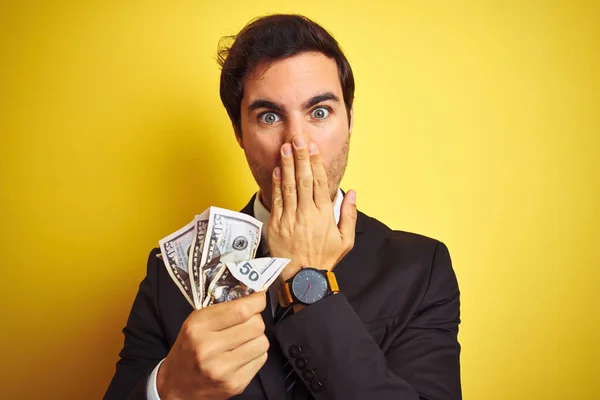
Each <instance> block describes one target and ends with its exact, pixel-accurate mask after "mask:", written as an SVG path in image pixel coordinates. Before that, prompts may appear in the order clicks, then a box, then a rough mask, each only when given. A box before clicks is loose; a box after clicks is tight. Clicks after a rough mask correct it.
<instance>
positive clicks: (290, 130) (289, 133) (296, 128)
mask: <svg viewBox="0 0 600 400" xmlns="http://www.w3.org/2000/svg"><path fill="white" fill-rule="evenodd" d="M287 122H288V123H287V124H286V132H285V135H284V138H283V143H292V140H293V139H294V137H296V136H302V137H303V139H304V142H305V143H309V142H310V140H311V131H310V123H309V122H308V121H307V120H306V119H305V118H303V117H302V116H293V117H290V118H289V119H288V121H287Z"/></svg>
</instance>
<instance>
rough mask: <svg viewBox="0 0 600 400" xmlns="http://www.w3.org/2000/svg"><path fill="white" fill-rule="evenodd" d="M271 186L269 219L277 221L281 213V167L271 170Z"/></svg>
mask: <svg viewBox="0 0 600 400" xmlns="http://www.w3.org/2000/svg"><path fill="white" fill-rule="evenodd" d="M272 181H273V186H272V190H271V217H270V218H271V219H273V220H274V221H279V219H281V214H282V213H283V197H282V194H281V167H275V169H274V170H273V177H272Z"/></svg>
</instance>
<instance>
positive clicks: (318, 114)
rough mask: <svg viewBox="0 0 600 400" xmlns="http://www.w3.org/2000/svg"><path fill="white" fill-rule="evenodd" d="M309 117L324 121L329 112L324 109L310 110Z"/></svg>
mask: <svg viewBox="0 0 600 400" xmlns="http://www.w3.org/2000/svg"><path fill="white" fill-rule="evenodd" d="M311 115H312V117H313V118H314V119H324V118H327V116H328V115H329V110H328V109H326V108H325V107H318V108H315V109H314V110H312V113H311Z"/></svg>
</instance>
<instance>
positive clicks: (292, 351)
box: [289, 345, 302, 358]
mask: <svg viewBox="0 0 600 400" xmlns="http://www.w3.org/2000/svg"><path fill="white" fill-rule="evenodd" d="M289 352H290V356H292V357H294V358H297V357H298V356H299V355H300V353H302V348H301V347H300V346H296V345H293V346H290V350H289Z"/></svg>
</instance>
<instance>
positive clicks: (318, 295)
mask: <svg viewBox="0 0 600 400" xmlns="http://www.w3.org/2000/svg"><path fill="white" fill-rule="evenodd" d="M291 287H292V292H293V293H294V296H295V297H296V298H297V299H298V300H299V301H300V302H301V303H304V304H313V303H315V302H317V301H319V300H321V299H322V298H323V297H325V295H326V294H327V279H326V278H325V276H323V273H322V272H321V271H319V270H317V269H314V268H304V269H301V270H300V271H299V272H298V273H297V274H296V276H294V279H293V280H292V284H291Z"/></svg>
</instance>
